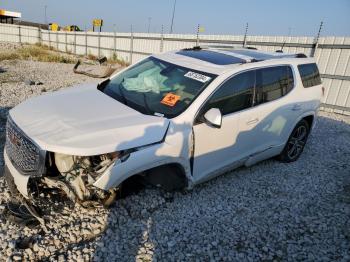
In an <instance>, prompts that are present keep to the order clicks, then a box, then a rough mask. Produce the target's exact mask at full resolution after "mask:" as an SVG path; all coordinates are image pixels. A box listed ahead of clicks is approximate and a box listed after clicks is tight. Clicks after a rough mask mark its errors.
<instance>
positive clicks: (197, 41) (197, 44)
mask: <svg viewBox="0 0 350 262" xmlns="http://www.w3.org/2000/svg"><path fill="white" fill-rule="evenodd" d="M199 28H200V24H198V26H197V40H196V46H199Z"/></svg>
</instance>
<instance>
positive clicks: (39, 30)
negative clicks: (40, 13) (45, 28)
mask: <svg viewBox="0 0 350 262" xmlns="http://www.w3.org/2000/svg"><path fill="white" fill-rule="evenodd" d="M38 39H39V43H40V44H41V42H42V40H41V28H40V27H38Z"/></svg>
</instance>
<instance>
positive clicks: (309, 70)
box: [298, 63, 321, 87]
mask: <svg viewBox="0 0 350 262" xmlns="http://www.w3.org/2000/svg"><path fill="white" fill-rule="evenodd" d="M298 69H299V73H300V76H301V80H302V81H303V85H304V87H311V86H317V85H320V84H321V78H320V73H319V72H318V68H317V65H316V64H315V63H313V64H305V65H298Z"/></svg>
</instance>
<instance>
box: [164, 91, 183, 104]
mask: <svg viewBox="0 0 350 262" xmlns="http://www.w3.org/2000/svg"><path fill="white" fill-rule="evenodd" d="M179 100H180V96H178V95H174V94H172V93H167V94H166V95H165V96H164V97H163V99H162V101H160V102H161V103H162V104H164V105H167V106H174V105H175V104H176V102H177V101H179Z"/></svg>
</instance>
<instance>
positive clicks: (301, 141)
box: [278, 119, 310, 163]
mask: <svg viewBox="0 0 350 262" xmlns="http://www.w3.org/2000/svg"><path fill="white" fill-rule="evenodd" d="M309 133H310V126H309V123H308V122H307V121H306V120H305V119H302V120H300V122H299V123H298V124H297V125H296V126H295V127H294V129H293V131H292V133H291V135H290V136H289V138H288V141H287V143H286V145H285V147H284V149H283V151H282V153H281V154H280V155H279V156H278V159H279V160H280V161H281V162H285V163H290V162H294V161H296V160H297V159H298V158H299V157H300V155H301V154H302V153H303V150H304V147H305V144H306V141H307V138H308V137H309Z"/></svg>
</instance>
